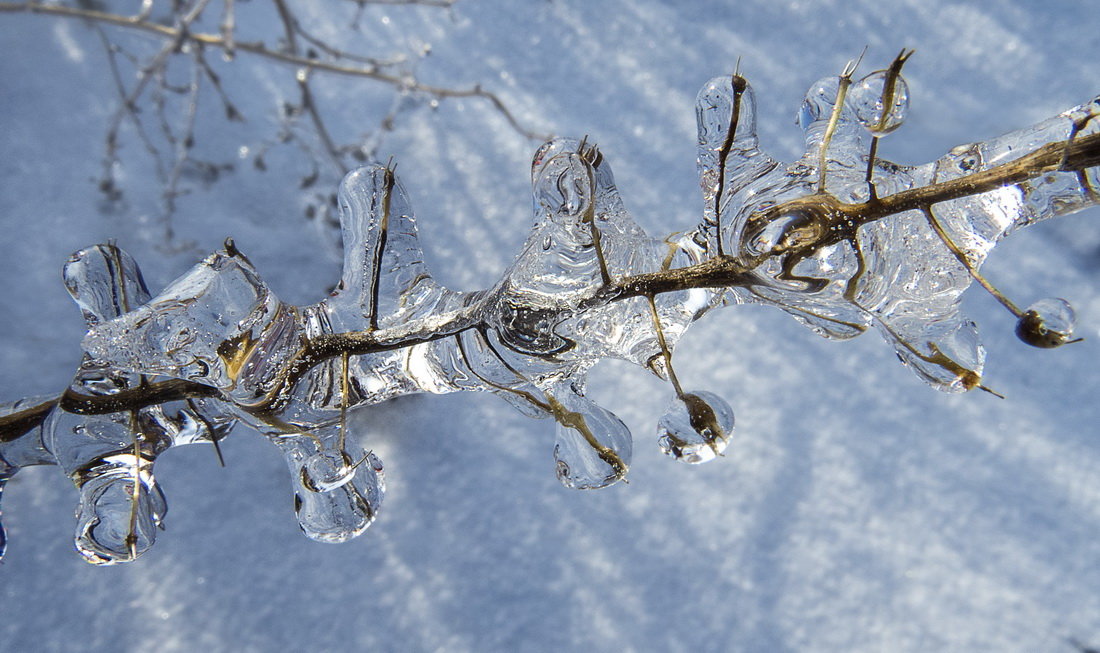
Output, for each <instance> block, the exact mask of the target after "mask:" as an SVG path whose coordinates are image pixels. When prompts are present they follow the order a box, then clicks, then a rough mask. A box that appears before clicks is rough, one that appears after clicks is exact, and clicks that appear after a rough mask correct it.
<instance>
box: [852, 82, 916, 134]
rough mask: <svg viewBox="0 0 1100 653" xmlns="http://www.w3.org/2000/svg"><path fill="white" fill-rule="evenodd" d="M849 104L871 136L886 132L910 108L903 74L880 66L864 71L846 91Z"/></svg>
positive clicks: (890, 130) (893, 127)
mask: <svg viewBox="0 0 1100 653" xmlns="http://www.w3.org/2000/svg"><path fill="white" fill-rule="evenodd" d="M848 102H849V105H850V106H851V107H852V109H853V110H854V111H855V113H856V119H857V120H859V123H860V124H861V125H863V126H864V127H866V128H867V131H869V132H871V135H872V136H885V135H886V134H889V133H890V132H892V131H894V130H895V129H897V128H898V127H901V124H902V123H903V122H905V117H906V114H907V113H908V111H909V85H908V84H906V83H905V78H903V77H902V76H901V75H898V74H894V75H893V82H892V83H891V75H890V72H889V71H886V70H880V71H877V72H873V73H871V74H870V75H867V76H866V77H864V78H863V79H861V80H859V81H858V82H857V83H855V84H854V85H852V88H851V90H849V91H848Z"/></svg>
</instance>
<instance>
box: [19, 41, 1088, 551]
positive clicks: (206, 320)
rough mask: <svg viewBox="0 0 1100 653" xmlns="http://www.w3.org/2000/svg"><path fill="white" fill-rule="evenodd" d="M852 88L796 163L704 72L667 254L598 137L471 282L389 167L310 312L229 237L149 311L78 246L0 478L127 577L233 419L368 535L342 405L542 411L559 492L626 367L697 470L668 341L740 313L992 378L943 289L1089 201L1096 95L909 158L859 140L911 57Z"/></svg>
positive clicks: (602, 429) (610, 465) (306, 512)
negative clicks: (459, 273) (588, 388)
mask: <svg viewBox="0 0 1100 653" xmlns="http://www.w3.org/2000/svg"><path fill="white" fill-rule="evenodd" d="M902 56H905V55H904V53H903V55H902ZM899 58H900V57H899ZM903 62H904V60H902V63H903ZM842 82H843V83H842ZM852 83H853V84H854V85H853V86H851V88H852V89H854V90H853V93H852V94H851V95H849V97H848V99H847V100H846V101H844V102H842V103H840V104H837V95H838V93H839V92H840V89H841V88H848V87H849V82H848V80H841V79H838V78H836V77H832V78H826V79H823V80H821V81H819V82H817V83H815V84H814V85H813V86H811V88H810V91H809V92H808V93H807V96H806V100H805V102H804V104H803V107H802V111H801V114H800V122H801V125H802V127H803V129H804V130H805V133H806V153H805V155H804V156H803V157H802V158H801V159H799V160H798V161H796V162H794V163H792V164H790V165H783V164H780V163H779V162H777V161H775V160H774V159H772V158H771V157H769V156H768V155H767V154H765V153H764V152H762V151H761V150H760V149H759V146H758V141H757V137H756V132H755V100H754V98H753V91H752V88H751V86H750V85H749V84H748V82H747V81H746V80H745V79H744V78H743V77H741V76H740V75H736V74H735V75H734V76H732V77H720V78H716V79H714V80H711V81H710V82H708V84H707V85H706V86H704V88H703V90H702V91H701V92H700V95H699V98H698V102H697V117H698V123H699V142H698V145H699V158H698V164H699V172H700V177H701V184H702V190H703V218H702V220H701V222H700V224H699V225H697V226H696V227H695V228H694V229H690V230H688V231H686V232H683V233H680V234H674V235H672V236H669V237H666V238H664V239H656V238H651V237H649V236H648V235H646V234H645V233H644V232H643V231H642V230H641V229H640V228H639V227H638V226H637V225H636V224H635V223H634V222H633V220H632V219H631V217H630V215H629V214H628V213H627V211H626V209H625V207H624V205H623V202H622V200H621V198H620V197H619V193H618V190H617V189H616V187H615V184H614V179H613V176H612V173H611V169H610V166H609V164H608V162H607V160H606V158H605V157H604V155H603V154H602V153H601V152H600V151H599V150H598V149H597V148H596V147H595V146H594V145H592V144H589V143H586V142H583V141H582V142H579V143H578V142H577V141H571V140H555V141H551V142H549V143H547V144H546V145H544V146H543V147H542V148H540V149H539V150H538V152H537V153H536V155H535V157H534V162H533V165H532V172H531V174H532V184H533V194H534V199H535V205H534V210H535V223H534V226H533V229H532V233H531V236H530V237H529V238H528V240H527V242H526V243H525V245H524V247H523V249H522V251H521V253H520V254H519V256H518V257H517V258H516V260H515V262H514V263H513V264H512V266H511V267H510V268H509V269H508V270H507V272H506V274H505V275H504V277H503V278H502V279H501V280H500V282H498V283H497V284H496V285H494V286H493V287H492V288H490V289H487V290H483V291H478V292H456V291H452V290H449V289H447V288H445V287H443V286H442V285H440V284H439V283H437V282H436V281H434V279H433V278H432V276H431V273H430V271H429V270H428V269H427V266H426V265H425V264H424V258H423V253H422V251H421V248H420V244H419V239H418V235H417V227H416V221H415V219H414V217H413V214H412V209H411V206H410V204H409V201H408V198H407V196H406V194H405V192H404V190H403V189H402V187H401V185H400V183H399V182H398V180H397V178H396V176H395V175H394V173H393V170H392V169H390V168H388V167H368V168H363V169H360V170H357V171H354V172H352V173H351V174H349V175H348V176H347V177H346V178H345V179H344V181H343V183H342V185H341V189H340V205H341V218H342V226H343V235H344V245H345V260H344V271H343V276H342V279H341V283H340V285H339V286H338V289H337V291H336V292H335V293H334V294H333V295H332V296H331V297H329V298H326V299H324V300H322V301H320V302H318V303H317V304H313V305H310V306H302V307H297V306H291V305H288V304H285V303H283V302H282V301H280V300H279V299H278V298H277V297H275V296H274V295H273V294H272V293H271V291H270V290H269V289H268V287H267V286H266V284H264V282H263V281H262V279H261V277H260V275H259V274H258V273H257V271H256V270H255V269H254V267H253V266H252V264H251V263H250V262H249V261H248V259H247V258H246V257H245V256H244V255H243V254H241V253H240V251H239V250H238V249H237V248H236V246H235V245H234V244H232V243H231V242H227V245H226V248H225V250H224V251H220V252H216V253H214V254H211V255H210V256H209V257H207V258H206V259H205V260H204V261H202V262H201V263H199V264H198V265H197V266H195V267H194V268H193V269H192V270H191V271H190V272H188V273H187V274H185V275H184V276H183V277H181V278H180V279H178V280H176V281H175V282H173V283H172V284H170V285H169V286H168V287H167V288H166V289H165V290H164V291H162V292H161V293H160V294H159V295H157V296H156V297H154V298H152V299H149V298H148V296H147V295H146V294H145V291H144V286H143V285H142V284H141V282H140V276H139V274H138V273H137V268H136V265H134V264H133V263H132V261H131V260H130V259H129V257H127V256H125V255H124V254H123V253H121V252H120V251H119V250H117V248H114V247H113V246H110V245H101V246H95V247H92V248H88V249H87V250H82V251H81V252H78V253H77V254H75V255H74V258H73V260H72V261H70V264H69V265H68V266H67V267H66V281H67V284H68V285H69V287H70V290H71V291H72V292H73V295H74V298H75V299H76V300H77V302H78V303H79V304H80V305H81V308H82V309H83V310H84V313H85V317H86V318H87V319H88V323H89V332H88V335H87V337H86V338H85V340H84V348H85V350H86V352H87V356H86V358H85V360H84V362H83V363H82V365H81V369H80V371H79V372H78V375H77V378H76V380H75V381H74V383H73V385H72V386H71V387H70V389H69V390H68V391H67V393H66V394H65V395H64V396H63V397H62V398H60V400H58V399H49V398H46V399H41V400H23V401H20V402H15V403H14V404H11V405H9V406H8V407H7V408H6V410H4V411H2V412H3V414H4V415H5V416H0V462H3V463H4V467H3V469H2V474H3V478H5V479H6V478H8V477H10V476H11V475H12V474H13V473H14V472H15V471H17V470H18V469H19V468H20V467H22V466H26V465H29V464H43V463H54V464H58V465H60V466H61V467H62V468H63V469H64V470H65V471H66V473H67V474H69V475H70V476H71V477H72V478H73V479H74V481H75V482H76V484H77V486H78V487H79V488H81V491H82V493H83V495H84V496H83V498H82V504H81V505H82V508H81V517H80V520H81V526H80V528H79V529H78V546H79V547H80V548H81V551H82V552H83V553H84V554H85V556H86V557H87V558H88V559H89V560H91V561H93V562H104V563H107V562H120V561H127V560H130V559H132V558H133V557H135V556H136V555H138V554H140V553H141V552H142V551H144V550H145V549H146V548H147V547H148V546H149V545H151V544H152V542H153V535H154V533H155V526H157V525H158V524H159V523H160V520H161V519H162V518H163V514H164V509H165V508H164V504H163V502H162V500H161V498H160V494H159V490H158V489H157V486H156V484H155V481H154V479H153V475H152V463H153V461H154V460H155V458H156V456H157V455H158V454H159V453H161V452H162V451H163V450H164V449H166V448H168V447H170V446H175V445H179V444H186V443H189V442H197V441H211V440H214V441H216V440H217V439H218V438H219V437H220V436H221V435H223V434H224V432H225V431H227V430H228V428H229V425H231V423H232V420H233V419H234V418H235V419H239V420H241V421H243V422H245V423H246V424H248V425H249V426H251V427H253V428H254V429H256V430H258V431H260V432H262V433H264V434H266V435H268V436H269V437H271V438H272V439H273V441H274V442H275V443H276V444H277V445H278V446H279V447H280V448H281V449H282V451H283V453H284V455H285V457H286V459H287V462H288V465H289V467H290V470H291V473H292V477H293V483H294V489H295V495H296V497H297V500H296V507H297V512H298V518H299V523H300V525H301V526H302V529H303V531H305V532H306V534H307V535H309V536H310V537H313V538H314V539H318V540H322V541H343V540H346V539H348V538H350V537H354V536H355V535H358V534H359V533H360V532H362V531H363V530H364V529H365V528H366V527H367V526H369V524H370V523H371V522H372V521H373V519H374V518H375V516H376V515H377V511H378V508H379V505H380V502H381V499H382V495H383V489H384V482H383V478H382V465H381V462H380V461H379V460H378V459H377V457H376V456H374V454H373V452H372V451H370V449H369V447H368V446H367V442H365V441H364V440H363V439H362V438H360V437H354V434H352V437H349V433H348V431H347V420H346V412H347V410H349V409H354V408H355V407H357V406H362V405H368V404H373V403H378V402H380V401H384V400H386V399H389V398H392V397H396V396H399V395H403V394H408V393H413V392H431V393H446V392H455V391H487V392H492V393H494V394H497V395H498V396H501V397H503V398H505V399H506V400H508V401H510V402H511V403H512V404H513V405H515V406H516V407H517V408H519V409H520V410H522V411H523V412H524V413H525V414H528V415H530V416H532V417H550V418H552V419H554V420H555V421H556V422H557V424H558V437H557V442H556V444H555V447H554V456H555V459H556V461H557V467H558V474H559V477H560V478H561V480H562V482H563V484H565V485H567V486H569V487H576V488H594V487H602V486H605V485H608V484H611V483H614V482H616V481H618V480H621V479H622V478H624V477H625V475H626V474H627V471H628V469H629V464H630V453H631V449H632V443H631V438H630V435H629V432H628V431H627V430H626V427H625V426H624V425H623V423H622V422H621V421H620V420H619V419H618V418H617V417H615V416H614V415H613V414H611V413H610V412H608V411H607V410H606V409H604V408H602V407H600V406H598V405H597V404H595V403H594V402H592V401H591V400H590V399H588V398H587V397H585V377H586V375H587V372H588V370H589V369H590V368H591V367H592V365H594V364H595V363H596V362H598V361H599V360H601V359H602V358H608V357H614V358H621V359H624V360H628V361H631V362H633V363H636V364H638V365H641V366H644V367H646V368H647V369H649V370H651V371H652V372H654V373H655V374H657V375H658V376H660V377H662V378H668V379H670V380H672V381H674V390H675V395H676V398H675V399H674V401H673V402H672V405H671V406H670V408H669V411H668V413H667V414H666V415H665V416H664V417H662V419H661V423H660V428H659V434H660V445H661V447H662V448H663V449H664V450H665V451H666V452H667V453H669V454H670V455H673V456H675V457H677V458H679V459H681V460H684V461H686V462H702V461H704V460H709V459H712V458H714V457H715V456H716V455H718V454H720V453H721V451H722V449H723V448H724V447H725V446H726V445H727V444H728V442H729V439H730V434H731V431H732V428H733V421H734V420H733V413H732V410H730V409H729V407H728V405H726V404H725V402H724V401H723V400H721V399H720V398H719V397H717V396H716V395H714V394H713V393H710V392H707V391H691V392H685V391H683V390H682V389H681V388H680V385H679V381H678V380H677V379H676V376H675V372H674V370H673V369H672V361H673V356H672V350H673V348H674V346H675V344H676V341H677V340H678V339H679V337H680V336H681V335H682V334H683V332H684V330H685V329H686V328H687V327H688V326H689V325H690V324H691V323H692V322H693V321H694V320H696V319H698V318H699V317H701V316H702V315H703V314H705V313H706V312H708V311H709V310H711V309H713V308H715V307H717V306H721V305H729V304H738V303H745V302H754V303H763V304H769V305H773V306H776V307H778V308H781V309H783V310H784V311H787V312H789V313H791V314H792V315H794V316H795V317H796V318H798V319H799V320H800V321H802V322H804V323H806V324H807V325H808V326H810V327H811V328H813V329H814V330H815V331H816V332H817V333H819V334H821V335H824V336H826V337H831V338H850V337H853V336H856V335H859V334H861V333H863V332H864V331H866V330H867V329H869V328H871V327H876V328H877V329H878V330H879V331H880V332H881V333H882V334H883V336H884V337H885V339H886V340H887V341H888V342H889V343H890V344H891V345H892V346H893V347H894V348H895V350H896V351H897V353H898V355H899V356H900V357H901V358H902V360H903V362H905V363H906V364H908V365H910V366H911V367H912V368H913V369H914V370H915V371H916V372H917V374H918V375H919V376H920V377H921V378H922V379H924V380H925V381H927V382H929V383H931V384H932V385H934V386H936V387H937V388H939V389H941V390H947V391H962V390H969V389H972V388H974V387H984V386H982V385H981V383H980V381H981V368H982V362H983V358H984V352H983V350H982V348H981V345H980V344H979V342H978V339H977V330H976V327H975V326H974V324H973V322H971V321H970V320H968V319H967V318H966V317H965V316H963V315H962V314H961V312H960V311H959V297H960V295H961V293H962V292H963V291H964V290H965V289H966V288H967V287H969V285H970V284H971V283H972V282H973V280H974V279H975V278H979V279H980V278H981V277H980V275H979V272H978V270H979V268H980V266H981V263H982V262H983V261H984V259H985V257H986V255H987V254H988V252H989V251H990V249H991V248H992V247H993V246H994V244H995V243H996V242H997V241H998V240H999V239H1000V238H1002V237H1004V236H1005V235H1007V234H1008V233H1010V232H1011V231H1013V230H1014V229H1016V228H1019V227H1021V226H1026V225H1029V224H1033V223H1035V222H1038V221H1040V220H1043V219H1046V218H1049V217H1054V216H1057V215H1063V214H1065V213H1068V212H1072V211H1076V210H1079V209H1082V208H1084V207H1086V206H1091V205H1094V204H1096V203H1097V202H1098V201H1100V197H1098V194H1097V188H1098V186H1100V179H1098V175H1097V165H1098V164H1100V134H1098V133H1097V132H1098V129H1097V120H1095V117H1096V116H1097V114H1098V112H1100V111H1098V108H1100V105H1098V104H1097V101H1093V102H1091V103H1089V104H1086V105H1082V106H1081V107H1077V108H1075V109H1072V110H1070V111H1068V112H1065V113H1063V114H1061V115H1059V116H1056V117H1055V118H1052V119H1050V120H1047V121H1044V122H1043V123H1040V124H1039V125H1036V126H1035V127H1032V128H1028V129H1025V130H1021V131H1018V132H1014V133H1012V134H1008V135H1006V136H1003V137H1001V138H999V139H994V140H993V141H989V142H986V143H977V144H973V145H967V146H961V147H959V148H955V149H953V150H952V151H951V152H950V153H948V154H947V155H946V156H944V157H943V158H941V159H939V160H938V161H935V162H932V163H929V164H926V165H923V166H918V167H907V166H899V165H896V164H893V163H889V162H886V161H882V160H880V159H878V158H877V157H876V156H874V154H873V152H872V150H871V148H869V147H868V144H867V142H866V140H867V139H866V134H867V133H869V134H870V135H871V136H872V138H873V139H877V138H881V137H882V136H883V135H885V134H887V133H889V132H890V131H892V130H893V129H895V128H896V127H897V126H898V125H899V124H900V123H901V121H902V120H903V119H904V106H905V103H904V102H902V101H901V100H900V99H899V98H902V97H903V96H904V97H905V98H907V93H908V91H907V87H906V86H905V85H904V80H903V79H901V78H900V64H898V63H897V62H896V64H895V66H894V67H892V68H891V69H890V71H879V72H876V73H872V74H871V75H869V76H868V77H866V78H864V79H863V80H855V81H853V82H852ZM868 89H870V90H868ZM887 90H889V93H888V92H887ZM876 93H878V94H879V95H877V96H876ZM876 102H877V104H876ZM887 110H888V113H887ZM887 127H888V128H887ZM865 132H866V133H865ZM822 165H824V168H822ZM982 281H983V285H986V286H987V287H991V286H990V285H989V284H988V283H987V282H984V279H983V280H982ZM139 303H140V304H142V305H141V306H138V305H137V304H139ZM1040 305H1041V306H1053V305H1055V304H1050V303H1048V304H1043V303H1040V304H1036V306H1040ZM1059 306H1060V305H1059ZM1044 310H1046V309H1044ZM1059 311H1061V309H1059ZM1014 312H1018V313H1020V314H1021V316H1023V314H1024V311H1019V310H1018V311H1014ZM1061 312H1064V311H1061ZM1031 313H1034V315H1033V316H1032V317H1031V318H1029V319H1031V323H1029V324H1032V326H1034V327H1035V329H1036V331H1035V334H1033V335H1035V338H1034V340H1035V343H1043V346H1048V345H1049V344H1061V343H1063V342H1067V341H1069V340H1068V338H1069V336H1068V334H1067V333H1063V332H1066V331H1068V330H1069V329H1071V326H1066V325H1067V324H1068V325H1071V324H1072V319H1071V318H1072V313H1071V312H1070V313H1068V314H1067V315H1061V313H1059V314H1057V315H1054V314H1052V315H1050V316H1047V318H1048V319H1047V321H1046V322H1044V316H1042V315H1040V314H1039V312H1037V311H1029V312H1028V314H1029V315H1030V314H1031ZM1036 325H1037V326H1036ZM1029 328H1030V327H1029ZM1033 344H1034V343H1033ZM166 377H170V378H171V379H175V380H172V381H166V380H162V379H164V378H166Z"/></svg>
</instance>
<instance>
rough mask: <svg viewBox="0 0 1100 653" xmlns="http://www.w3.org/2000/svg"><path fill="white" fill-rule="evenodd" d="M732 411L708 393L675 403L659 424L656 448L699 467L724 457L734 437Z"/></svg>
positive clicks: (693, 393) (694, 393)
mask: <svg viewBox="0 0 1100 653" xmlns="http://www.w3.org/2000/svg"><path fill="white" fill-rule="evenodd" d="M733 423H734V419H733V409H732V408H730V405H729V404H728V403H726V400H725V399H722V398H721V397H719V396H718V395H716V394H714V393H712V392H706V391H705V390H693V391H691V392H685V393H684V395H683V396H682V397H676V398H675V399H673V400H672V403H671V404H670V405H669V407H668V410H666V411H665V414H664V415H662V416H661V419H660V421H659V422H658V423H657V444H658V446H660V447H661V451H663V452H665V454H667V455H669V456H672V457H673V458H675V459H676V460H679V461H681V462H685V463H691V464H698V463H705V462H707V461H710V460H714V459H715V458H717V457H718V456H720V455H722V452H723V451H725V449H726V446H727V445H729V441H730V437H731V436H732V435H733Z"/></svg>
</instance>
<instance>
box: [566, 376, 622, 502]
mask: <svg viewBox="0 0 1100 653" xmlns="http://www.w3.org/2000/svg"><path fill="white" fill-rule="evenodd" d="M570 395H571V396H570ZM557 408H558V411H557V412H558V414H556V415H555V417H556V418H557V421H558V432H557V441H556V442H555V444H554V460H555V461H557V474H558V480H559V481H561V483H562V485H564V486H565V487H568V488H573V489H576V490H591V489H595V488H601V487H606V486H608V485H611V484H612V483H615V482H616V481H619V480H622V479H623V478H624V477H625V476H626V472H627V469H628V468H629V467H630V457H631V453H632V451H633V440H632V439H631V436H630V429H628V428H627V427H626V425H625V424H623V422H622V420H620V419H619V418H618V417H616V416H615V414H614V413H612V412H611V411H609V410H607V409H606V408H603V407H601V406H599V405H597V404H595V403H593V402H592V401H589V400H588V399H585V398H584V397H581V396H579V395H577V394H573V393H566V395H565V396H563V397H562V403H561V404H557Z"/></svg>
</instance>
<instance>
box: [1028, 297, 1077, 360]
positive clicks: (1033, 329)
mask: <svg viewBox="0 0 1100 653" xmlns="http://www.w3.org/2000/svg"><path fill="white" fill-rule="evenodd" d="M1076 324H1077V314H1076V312H1074V310H1073V306H1070V303H1069V302H1067V301H1066V300H1064V299H1062V298H1060V297H1048V298H1046V299H1040V300H1039V301H1037V302H1035V303H1034V304H1032V305H1031V306H1028V307H1027V310H1026V311H1024V314H1023V315H1021V316H1020V320H1019V321H1018V322H1017V323H1016V336H1017V337H1019V338H1020V340H1023V341H1024V342H1026V343H1027V344H1029V345H1031V346H1032V347H1039V348H1041V349H1053V348H1054V347H1061V346H1062V345H1064V344H1066V343H1068V342H1075V341H1074V340H1073V339H1072V338H1073V328H1074V326H1076Z"/></svg>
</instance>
